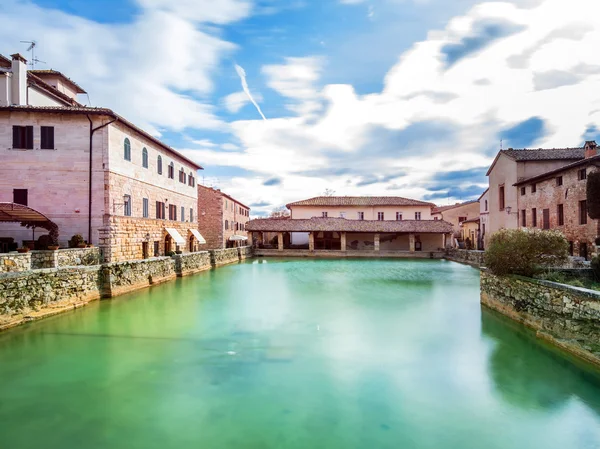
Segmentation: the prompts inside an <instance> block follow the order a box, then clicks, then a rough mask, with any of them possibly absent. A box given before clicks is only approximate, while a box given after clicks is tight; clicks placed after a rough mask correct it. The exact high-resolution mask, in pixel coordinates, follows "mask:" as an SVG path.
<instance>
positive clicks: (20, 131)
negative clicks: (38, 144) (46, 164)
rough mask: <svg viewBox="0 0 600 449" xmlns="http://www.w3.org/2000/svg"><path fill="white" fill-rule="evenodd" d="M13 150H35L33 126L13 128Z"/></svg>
mask: <svg viewBox="0 0 600 449" xmlns="http://www.w3.org/2000/svg"><path fill="white" fill-rule="evenodd" d="M12 147H13V148H16V149H19V150H33V126H13V144H12Z"/></svg>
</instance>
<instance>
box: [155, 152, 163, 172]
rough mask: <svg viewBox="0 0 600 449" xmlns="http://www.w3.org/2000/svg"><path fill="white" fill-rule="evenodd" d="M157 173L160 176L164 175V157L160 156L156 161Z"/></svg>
mask: <svg viewBox="0 0 600 449" xmlns="http://www.w3.org/2000/svg"><path fill="white" fill-rule="evenodd" d="M156 171H157V172H158V174H159V175H162V157H160V156H158V159H157V160H156Z"/></svg>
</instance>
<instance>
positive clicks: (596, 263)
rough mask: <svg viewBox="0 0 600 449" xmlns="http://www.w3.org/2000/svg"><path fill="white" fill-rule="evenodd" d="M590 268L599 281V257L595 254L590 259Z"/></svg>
mask: <svg viewBox="0 0 600 449" xmlns="http://www.w3.org/2000/svg"><path fill="white" fill-rule="evenodd" d="M592 270H593V271H594V278H595V279H596V280H597V281H600V257H598V256H596V257H594V258H593V259H592Z"/></svg>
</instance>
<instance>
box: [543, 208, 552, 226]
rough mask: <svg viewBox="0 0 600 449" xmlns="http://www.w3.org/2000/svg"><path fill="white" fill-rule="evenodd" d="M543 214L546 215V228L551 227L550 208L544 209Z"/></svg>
mask: <svg viewBox="0 0 600 449" xmlns="http://www.w3.org/2000/svg"><path fill="white" fill-rule="evenodd" d="M542 214H543V215H544V224H543V226H544V229H550V209H544V210H543V212H542Z"/></svg>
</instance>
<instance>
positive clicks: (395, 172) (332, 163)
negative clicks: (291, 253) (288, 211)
mask: <svg viewBox="0 0 600 449" xmlns="http://www.w3.org/2000/svg"><path fill="white" fill-rule="evenodd" d="M598 16H600V2H595V1H591V0H568V1H567V0H511V1H499V2H494V1H483V0H452V1H448V0H106V1H97V0H37V1H31V0H2V2H0V23H2V27H0V53H2V54H4V55H10V54H12V53H15V52H21V53H22V54H24V56H25V57H29V56H30V54H29V53H27V52H26V49H27V44H24V43H22V42H21V41H30V40H35V41H37V43H38V45H37V47H36V51H37V52H36V57H37V58H39V59H40V60H42V61H44V62H45V63H38V65H37V68H47V69H50V68H52V69H56V70H60V71H61V72H63V73H64V74H66V75H67V76H69V77H70V78H71V79H73V80H74V81H76V82H77V83H78V84H79V85H81V86H82V87H83V88H84V89H85V90H86V91H87V92H88V94H89V98H88V97H85V96H83V97H82V98H81V99H80V100H81V101H82V102H84V103H85V104H89V105H91V106H99V107H109V108H112V109H113V110H114V111H115V112H117V113H119V114H120V115H122V116H124V117H126V118H127V119H129V120H130V121H132V122H134V123H135V124H137V125H139V126H141V127H143V128H144V129H146V130H147V131H148V132H150V133H151V134H153V135H155V136H157V137H159V138H161V139H162V140H163V141H164V142H166V143H167V144H169V145H171V146H173V147H174V148H176V149H177V150H178V151H181V152H182V153H183V154H185V155H186V156H188V157H190V158H192V159H193V160H195V161H197V162H198V163H200V164H201V165H202V166H203V167H204V170H203V171H201V172H200V173H199V177H198V179H199V180H200V182H202V183H204V184H205V185H208V186H213V187H218V188H220V189H222V190H223V191H225V192H227V193H228V194H230V195H232V196H234V197H236V198H238V199H239V200H240V201H242V202H243V203H245V204H247V205H249V206H251V207H252V209H253V214H252V215H253V216H264V215H266V214H268V213H269V212H270V211H272V210H274V209H276V208H278V207H280V206H281V205H284V204H286V203H289V202H292V201H297V200H300V199H305V198H309V197H313V196H318V195H321V194H323V193H324V192H325V191H326V190H328V191H334V192H335V195H394V196H404V197H409V198H415V199H422V200H426V201H431V202H434V203H436V204H440V205H446V204H451V203H454V202H457V201H466V200H469V199H476V198H477V197H478V196H479V195H480V194H481V193H482V192H483V190H484V189H485V188H486V185H487V178H486V176H485V173H486V171H487V168H488V167H489V165H490V163H491V161H492V160H493V158H494V156H495V155H496V153H497V152H498V150H499V149H500V148H501V147H502V148H541V147H543V148H561V147H574V146H581V145H582V144H583V142H584V141H585V140H591V139H598V141H599V142H600V131H599V130H600V50H599V44H600V27H598V26H597V23H596V22H597V17H598Z"/></svg>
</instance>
